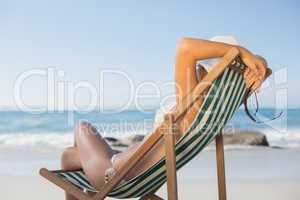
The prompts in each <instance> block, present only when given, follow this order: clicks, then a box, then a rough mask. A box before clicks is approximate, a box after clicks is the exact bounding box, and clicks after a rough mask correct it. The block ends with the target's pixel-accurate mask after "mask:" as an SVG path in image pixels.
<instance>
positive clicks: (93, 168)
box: [75, 122, 113, 189]
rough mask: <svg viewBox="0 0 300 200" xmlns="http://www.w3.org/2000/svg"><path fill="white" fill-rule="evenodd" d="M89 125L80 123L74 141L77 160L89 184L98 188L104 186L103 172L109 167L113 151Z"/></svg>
mask: <svg viewBox="0 0 300 200" xmlns="http://www.w3.org/2000/svg"><path fill="white" fill-rule="evenodd" d="M97 134H99V133H97V132H96V130H95V129H94V128H93V127H92V125H91V124H89V123H87V122H81V123H80V124H78V125H77V126H76V127H75V140H76V144H77V149H78V155H79V159H80V162H81V165H82V168H83V171H84V172H85V174H86V176H87V177H88V179H89V181H90V182H91V184H92V185H93V186H94V187H96V188H98V189H99V188H100V187H101V186H102V185H103V184H104V180H105V179H104V174H105V170H106V169H107V168H109V167H111V161H110V160H111V157H112V155H113V150H112V149H111V148H110V146H109V145H108V144H107V143H106V141H105V140H104V139H103V138H102V137H101V136H100V134H99V135H97Z"/></svg>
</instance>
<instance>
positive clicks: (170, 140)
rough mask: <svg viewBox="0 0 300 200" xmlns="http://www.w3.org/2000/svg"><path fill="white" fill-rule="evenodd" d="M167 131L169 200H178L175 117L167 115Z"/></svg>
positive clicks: (165, 137)
mask: <svg viewBox="0 0 300 200" xmlns="http://www.w3.org/2000/svg"><path fill="white" fill-rule="evenodd" d="M165 118H166V120H167V123H166V125H167V127H166V128H167V130H166V131H165V133H164V143H165V152H166V168H167V189H168V200H177V199H178V194H177V175H176V155H175V135H174V134H175V133H174V131H173V122H174V121H173V116H172V115H167V116H166V117H165Z"/></svg>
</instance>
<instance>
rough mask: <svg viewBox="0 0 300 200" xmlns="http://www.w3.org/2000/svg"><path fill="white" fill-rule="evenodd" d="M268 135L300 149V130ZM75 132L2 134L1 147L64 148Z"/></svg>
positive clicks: (266, 131)
mask: <svg viewBox="0 0 300 200" xmlns="http://www.w3.org/2000/svg"><path fill="white" fill-rule="evenodd" d="M260 132H262V133H263V134H265V135H266V137H267V140H268V142H269V144H270V146H273V147H283V148H300V129H291V130H288V131H286V132H279V131H276V130H269V129H263V130H260ZM135 134H145V132H144V131H140V132H139V133H137V132H126V133H124V132H122V134H121V133H120V134H114V135H109V134H103V135H104V136H110V137H116V138H120V137H126V136H129V135H135ZM73 142H74V134H73V132H63V133H57V132H48V133H1V134H0V147H1V148H3V147H35V146H47V147H54V148H64V147H67V146H70V145H73ZM236 148H237V149H240V148H243V149H245V148H251V147H245V146H243V145H234V146H233V147H229V146H228V149H236Z"/></svg>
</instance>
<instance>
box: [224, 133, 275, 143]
mask: <svg viewBox="0 0 300 200" xmlns="http://www.w3.org/2000/svg"><path fill="white" fill-rule="evenodd" d="M224 144H225V145H226V144H230V145H235V144H238V145H255V146H269V142H268V140H267V137H266V136H265V135H264V134H263V133H260V132H254V131H239V132H236V133H233V134H232V133H231V134H226V133H225V134H224Z"/></svg>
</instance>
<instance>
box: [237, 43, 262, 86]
mask: <svg viewBox="0 0 300 200" xmlns="http://www.w3.org/2000/svg"><path fill="white" fill-rule="evenodd" d="M240 52H241V58H242V60H243V61H244V63H245V64H246V65H247V66H248V67H247V68H246V71H245V74H244V78H245V79H246V87H247V88H250V89H251V90H253V91H255V90H257V89H258V88H259V87H260V86H261V84H262V82H263V80H264V79H265V76H266V68H267V66H266V65H267V63H266V61H265V60H264V59H263V58H262V57H260V56H255V55H253V54H252V53H251V52H250V51H248V50H247V49H245V48H240Z"/></svg>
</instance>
